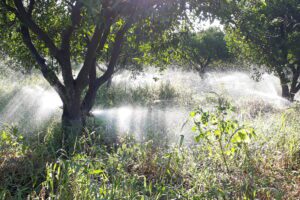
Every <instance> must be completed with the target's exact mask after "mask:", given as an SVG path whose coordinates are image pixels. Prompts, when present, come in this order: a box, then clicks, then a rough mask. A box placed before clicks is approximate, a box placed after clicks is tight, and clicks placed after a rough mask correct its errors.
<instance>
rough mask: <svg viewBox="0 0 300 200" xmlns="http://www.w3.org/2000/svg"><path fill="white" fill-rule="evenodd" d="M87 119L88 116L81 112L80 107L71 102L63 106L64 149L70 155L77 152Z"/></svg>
mask: <svg viewBox="0 0 300 200" xmlns="http://www.w3.org/2000/svg"><path fill="white" fill-rule="evenodd" d="M85 119H86V116H85V115H84V114H83V113H82V112H81V109H80V105H76V104H74V102H71V103H69V104H67V105H64V106H63V114H62V131H63V148H65V150H66V151H67V152H68V153H71V152H72V151H73V150H75V148H76V144H77V142H78V139H79V137H80V136H81V133H82V131H83V128H84V125H85Z"/></svg>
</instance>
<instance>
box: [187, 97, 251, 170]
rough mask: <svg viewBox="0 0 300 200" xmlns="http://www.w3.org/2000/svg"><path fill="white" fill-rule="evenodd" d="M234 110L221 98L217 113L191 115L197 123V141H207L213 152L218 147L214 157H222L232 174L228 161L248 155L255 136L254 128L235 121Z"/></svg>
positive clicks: (199, 111) (208, 112)
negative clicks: (248, 145)
mask: <svg viewBox="0 0 300 200" xmlns="http://www.w3.org/2000/svg"><path fill="white" fill-rule="evenodd" d="M232 110H233V107H232V106H231V105H230V104H229V103H228V102H226V101H223V100H222V99H221V98H220V99H219V102H218V105H217V106H216V108H215V111H213V112H210V111H204V110H203V109H199V110H197V111H195V112H192V113H191V117H193V119H194V123H195V126H194V127H193V130H194V131H195V133H196V134H197V136H196V137H195V139H196V141H197V142H200V141H202V140H206V141H207V142H208V145H210V147H209V148H211V151H213V150H212V149H214V148H215V147H218V148H219V149H218V150H217V151H213V153H214V154H213V155H212V156H213V157H217V155H218V154H219V155H221V156H222V161H223V164H224V165H225V167H226V169H227V171H228V172H230V169H229V166H228V164H227V162H228V161H227V160H231V159H235V160H236V161H237V160H238V159H237V158H238V157H240V156H241V155H243V153H245V155H247V154H248V152H247V150H248V149H247V148H248V147H247V144H248V143H249V142H250V140H251V139H252V138H253V137H254V136H255V132H254V129H253V128H250V127H247V126H245V125H240V124H239V122H238V121H237V120H234V119H233V116H232V114H231V112H232ZM241 151H245V152H241ZM218 152H220V153H218ZM215 154H217V155H215ZM237 154H238V155H237Z"/></svg>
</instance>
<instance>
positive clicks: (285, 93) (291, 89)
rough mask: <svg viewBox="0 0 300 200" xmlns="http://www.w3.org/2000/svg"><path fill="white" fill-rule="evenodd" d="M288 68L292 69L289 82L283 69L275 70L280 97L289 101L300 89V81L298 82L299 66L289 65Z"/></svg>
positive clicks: (292, 99)
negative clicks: (280, 91) (278, 81)
mask: <svg viewBox="0 0 300 200" xmlns="http://www.w3.org/2000/svg"><path fill="white" fill-rule="evenodd" d="M290 68H291V69H292V80H291V82H289V80H288V79H287V77H286V75H285V74H284V72H283V71H281V70H277V74H278V76H279V79H280V84H281V89H282V93H281V95H282V97H283V98H285V99H287V100H289V101H294V99H295V95H296V93H297V92H299V90H300V83H299V82H298V79H299V76H300V66H299V67H297V68H295V67H293V66H290Z"/></svg>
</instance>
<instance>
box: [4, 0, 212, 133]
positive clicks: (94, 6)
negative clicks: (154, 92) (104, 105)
mask: <svg viewBox="0 0 300 200" xmlns="http://www.w3.org/2000/svg"><path fill="white" fill-rule="evenodd" d="M0 2H1V4H0V5H1V7H0V11H1V16H0V27H1V29H0V51H1V52H4V54H5V55H6V56H9V57H10V58H12V59H14V60H15V63H16V64H18V65H19V66H24V67H28V68H31V67H32V66H34V67H36V68H38V69H39V70H40V71H41V73H42V74H43V76H44V78H45V79H46V80H47V81H48V82H49V83H50V85H51V86H52V87H53V88H54V89H55V90H56V92H57V93H58V94H59V96H60V98H61V100H62V102H63V114H62V125H63V127H71V130H73V131H66V134H65V137H66V139H67V138H68V137H70V138H71V137H73V136H76V135H77V134H79V132H80V130H81V129H82V127H83V126H84V123H85V119H86V116H87V115H88V113H89V112H90V110H91V109H92V107H93V105H94V102H95V98H96V94H97V91H98V89H99V87H100V86H101V85H103V84H104V83H105V82H106V81H107V80H108V79H110V77H111V76H112V74H113V73H114V72H115V66H116V65H117V64H118V58H119V57H120V56H121V55H122V54H124V50H122V46H124V45H127V46H130V47H132V48H136V49H139V51H141V52H143V53H140V54H139V55H137V56H142V58H140V57H135V56H132V57H131V56H130V58H129V59H131V58H132V61H134V62H136V63H140V61H141V60H142V61H143V60H149V61H151V62H153V60H152V58H153V57H151V56H148V55H149V54H148V52H150V51H151V50H149V48H150V49H151V48H152V46H153V45H154V46H157V45H158V44H159V42H157V41H159V40H160V39H159V38H166V37H167V34H168V33H171V32H175V31H176V30H178V28H177V26H176V25H178V24H180V23H181V22H182V21H183V20H184V16H186V14H185V11H186V9H189V10H190V11H191V10H192V9H193V8H194V7H191V6H189V4H188V1H183V0H59V1H58V0H47V1H40V0H1V1H0ZM207 2H209V1H204V0H202V1H201V0H194V1H193V3H195V4H197V7H195V8H197V12H198V13H199V12H200V10H203V11H205V10H206V7H207V6H208V4H207ZM190 5H191V4H190ZM145 41H148V43H147V42H145ZM149 42H150V43H149ZM163 55H164V54H161V55H160V56H163ZM149 57H150V58H149ZM164 59H165V58H164ZM166 60H168V59H166ZM104 61H107V62H104ZM98 62H103V63H107V66H106V68H105V70H104V72H102V73H101V72H99V70H98V69H97V67H96V66H97V63H98ZM73 63H82V66H81V68H80V71H79V74H78V75H77V76H76V77H75V75H74V64H73ZM58 73H61V74H62V80H60V79H59V78H58ZM72 132H73V133H72Z"/></svg>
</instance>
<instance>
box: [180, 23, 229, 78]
mask: <svg viewBox="0 0 300 200" xmlns="http://www.w3.org/2000/svg"><path fill="white" fill-rule="evenodd" d="M224 37H225V34H224V33H223V32H222V31H221V30H220V29H219V28H209V29H207V30H204V31H202V32H198V33H187V34H184V35H183V36H182V39H181V43H180V45H179V46H180V47H179V48H180V49H181V51H182V53H183V54H184V55H185V56H184V58H185V61H186V62H187V64H188V65H192V67H193V68H194V69H196V70H197V71H198V72H199V74H200V75H202V74H203V73H204V72H205V71H206V70H207V68H208V66H209V65H210V64H212V63H217V62H220V61H222V62H226V61H229V59H230V58H232V55H231V54H230V52H229V50H228V48H227V46H226V41H225V39H224ZM185 64H186V63H185Z"/></svg>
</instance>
